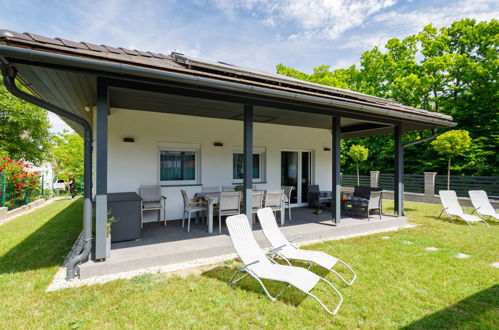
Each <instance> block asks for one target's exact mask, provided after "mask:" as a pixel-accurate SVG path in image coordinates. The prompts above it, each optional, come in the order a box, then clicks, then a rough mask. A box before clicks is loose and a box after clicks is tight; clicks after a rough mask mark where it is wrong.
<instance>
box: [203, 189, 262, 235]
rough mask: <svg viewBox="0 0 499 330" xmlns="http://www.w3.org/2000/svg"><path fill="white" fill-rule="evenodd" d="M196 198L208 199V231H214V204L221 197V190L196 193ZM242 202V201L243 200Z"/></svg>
mask: <svg viewBox="0 0 499 330" xmlns="http://www.w3.org/2000/svg"><path fill="white" fill-rule="evenodd" d="M255 191H256V190H255ZM194 197H195V198H198V199H201V200H204V201H206V203H207V204H208V219H207V222H208V233H210V234H211V233H213V206H214V205H216V204H218V202H219V199H220V193H219V192H213V193H196V194H195V195H194ZM241 204H242V201H241Z"/></svg>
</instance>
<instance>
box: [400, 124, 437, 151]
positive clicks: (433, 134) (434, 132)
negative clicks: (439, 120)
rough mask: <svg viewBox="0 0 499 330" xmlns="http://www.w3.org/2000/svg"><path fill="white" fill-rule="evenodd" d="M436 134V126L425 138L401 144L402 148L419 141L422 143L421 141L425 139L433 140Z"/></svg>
mask: <svg viewBox="0 0 499 330" xmlns="http://www.w3.org/2000/svg"><path fill="white" fill-rule="evenodd" d="M436 135H437V129H436V128H432V129H431V135H430V136H427V137H425V138H421V139H419V140H415V141H410V142H407V143H406V144H403V145H402V148H407V147H410V146H413V145H415V144H420V143H423V142H426V141H430V140H433V139H434V138H435V136H436Z"/></svg>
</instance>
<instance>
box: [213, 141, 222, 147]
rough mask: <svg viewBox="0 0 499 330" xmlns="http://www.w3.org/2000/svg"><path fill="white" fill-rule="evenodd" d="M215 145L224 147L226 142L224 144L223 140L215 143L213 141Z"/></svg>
mask: <svg viewBox="0 0 499 330" xmlns="http://www.w3.org/2000/svg"><path fill="white" fill-rule="evenodd" d="M213 146H214V147H223V146H224V144H223V143H222V142H214V143H213Z"/></svg>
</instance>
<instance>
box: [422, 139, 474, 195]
mask: <svg viewBox="0 0 499 330" xmlns="http://www.w3.org/2000/svg"><path fill="white" fill-rule="evenodd" d="M431 145H432V146H433V148H434V149H435V150H436V151H437V152H438V153H439V154H440V155H445V156H448V157H449V163H448V166H447V190H449V189H450V164H451V158H452V156H461V155H462V154H463V153H464V151H466V150H467V149H468V148H469V147H470V146H471V138H470V133H469V132H468V131H464V130H453V131H447V132H445V133H443V134H440V135H439V136H437V138H436V139H435V140H433V141H432V142H431Z"/></svg>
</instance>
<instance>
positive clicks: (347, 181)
mask: <svg viewBox="0 0 499 330" xmlns="http://www.w3.org/2000/svg"><path fill="white" fill-rule="evenodd" d="M359 181H360V185H361V186H369V185H371V177H370V176H369V175H360V176H359ZM341 185H342V186H344V187H355V186H357V175H348V174H342V175H341Z"/></svg>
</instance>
